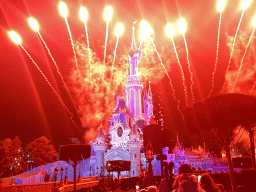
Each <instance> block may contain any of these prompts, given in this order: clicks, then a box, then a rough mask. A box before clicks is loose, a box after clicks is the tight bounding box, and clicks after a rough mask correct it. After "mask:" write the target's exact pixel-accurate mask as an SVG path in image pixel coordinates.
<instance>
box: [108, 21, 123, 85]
mask: <svg viewBox="0 0 256 192" xmlns="http://www.w3.org/2000/svg"><path fill="white" fill-rule="evenodd" d="M123 32H124V25H123V24H122V23H119V24H117V25H116V28H115V34H116V47H115V51H114V59H113V63H112V67H111V77H110V84H111V81H112V78H113V68H114V64H115V60H116V50H117V45H118V41H119V36H120V35H122V34H123Z"/></svg>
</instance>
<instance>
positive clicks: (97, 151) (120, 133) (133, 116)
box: [90, 29, 228, 176]
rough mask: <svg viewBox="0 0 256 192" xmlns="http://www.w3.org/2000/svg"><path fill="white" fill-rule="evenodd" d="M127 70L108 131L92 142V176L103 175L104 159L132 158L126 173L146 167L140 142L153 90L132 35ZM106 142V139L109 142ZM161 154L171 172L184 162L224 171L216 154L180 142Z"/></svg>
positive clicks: (156, 167)
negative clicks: (145, 79)
mask: <svg viewBox="0 0 256 192" xmlns="http://www.w3.org/2000/svg"><path fill="white" fill-rule="evenodd" d="M128 57H129V64H130V70H129V74H128V75H127V82H126V84H125V88H124V90H125V93H122V91H121V89H120V87H118V90H117V94H116V107H115V108H114V110H113V113H112V116H111V117H110V119H109V120H108V121H109V132H108V133H106V134H104V133H103V131H102V128H100V130H99V133H98V134H97V136H96V138H95V139H96V141H95V142H94V143H92V146H93V153H92V157H91V158H90V166H91V167H92V169H93V174H94V175H106V174H107V172H106V170H105V167H106V161H109V160H127V161H131V170H130V172H129V175H127V173H126V172H123V173H122V172H121V175H122V174H123V175H127V176H139V175H140V173H141V169H142V168H143V169H146V164H147V163H146V158H145V154H144V153H141V152H142V151H143V150H141V148H142V145H143V129H142V128H143V126H145V125H149V124H150V121H151V119H152V118H153V102H152V92H151V89H150V86H149V89H148V91H147V90H146V89H145V88H143V86H142V85H141V82H140V78H139V76H138V66H139V59H140V58H141V57H142V53H141V49H140V48H139V49H137V47H136V43H135V37H134V29H133V36H132V45H131V48H130V52H129V55H128ZM108 141H109V142H108ZM163 154H165V155H166V156H167V160H166V161H167V162H174V174H178V168H179V166H180V165H181V164H183V163H187V164H189V165H191V167H194V168H195V169H196V170H206V171H207V170H208V171H211V172H216V171H217V172H220V171H227V170H228V166H227V163H225V162H223V161H222V160H221V159H219V158H217V157H216V155H214V154H210V153H206V151H205V150H204V152H203V153H202V154H200V155H198V154H196V153H194V151H193V149H190V148H186V149H185V148H184V147H183V145H182V144H181V143H180V142H179V139H178V136H177V143H176V146H175V147H174V149H173V150H172V153H169V148H168V147H165V148H163ZM152 165H153V174H154V175H160V174H161V172H160V170H161V165H160V161H159V160H157V159H156V155H154V159H153V161H152Z"/></svg>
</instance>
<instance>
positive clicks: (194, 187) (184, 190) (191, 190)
mask: <svg viewBox="0 0 256 192" xmlns="http://www.w3.org/2000/svg"><path fill="white" fill-rule="evenodd" d="M198 189H199V186H198V182H197V181H196V180H195V179H194V178H193V177H191V176H188V175H182V176H181V178H180V184H179V188H178V192H197V191H198Z"/></svg>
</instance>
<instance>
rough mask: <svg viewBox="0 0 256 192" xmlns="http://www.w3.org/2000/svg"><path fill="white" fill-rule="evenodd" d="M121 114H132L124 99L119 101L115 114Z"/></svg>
mask: <svg viewBox="0 0 256 192" xmlns="http://www.w3.org/2000/svg"><path fill="white" fill-rule="evenodd" d="M120 113H127V114H130V111H129V109H128V107H127V106H126V104H125V101H124V99H122V98H121V99H120V100H119V103H118V105H117V107H116V109H115V110H114V112H113V114H120Z"/></svg>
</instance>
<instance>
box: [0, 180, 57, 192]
mask: <svg viewBox="0 0 256 192" xmlns="http://www.w3.org/2000/svg"><path fill="white" fill-rule="evenodd" d="M56 185H57V183H56ZM52 188H54V182H47V183H33V184H19V185H16V184H14V185H6V184H2V186H1V188H0V189H1V192H38V191H45V192H50V191H52Z"/></svg>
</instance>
